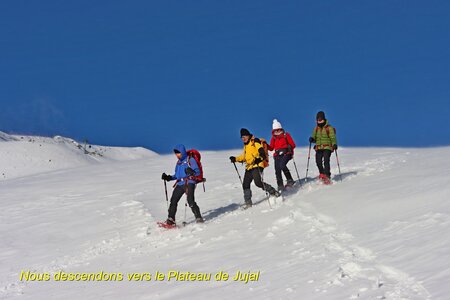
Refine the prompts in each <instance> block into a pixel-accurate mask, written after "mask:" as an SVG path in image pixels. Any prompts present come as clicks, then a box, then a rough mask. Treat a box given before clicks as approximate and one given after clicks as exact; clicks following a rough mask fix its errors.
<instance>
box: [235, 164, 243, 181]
mask: <svg viewBox="0 0 450 300" xmlns="http://www.w3.org/2000/svg"><path fill="white" fill-rule="evenodd" d="M233 165H234V168H235V169H236V173H237V174H238V176H239V180H240V181H241V185H243V183H242V178H241V174H239V171H238V169H237V167H236V163H235V162H233Z"/></svg>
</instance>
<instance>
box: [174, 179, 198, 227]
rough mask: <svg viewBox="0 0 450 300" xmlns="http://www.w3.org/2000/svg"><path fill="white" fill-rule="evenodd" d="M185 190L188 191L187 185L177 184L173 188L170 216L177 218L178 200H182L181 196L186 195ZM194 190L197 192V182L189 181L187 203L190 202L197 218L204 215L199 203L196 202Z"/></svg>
mask: <svg viewBox="0 0 450 300" xmlns="http://www.w3.org/2000/svg"><path fill="white" fill-rule="evenodd" d="M185 192H186V186H185V185H177V186H176V187H175V189H174V190H173V192H172V197H171V198H170V206H169V218H172V219H173V220H175V215H176V213H177V206H178V201H180V199H181V197H182V196H183V195H184V193H185ZM194 192H195V184H193V183H189V184H188V185H187V203H188V204H189V207H190V208H191V210H192V212H193V213H194V215H195V218H201V217H202V215H201V214H200V208H199V207H198V205H197V203H195V199H194Z"/></svg>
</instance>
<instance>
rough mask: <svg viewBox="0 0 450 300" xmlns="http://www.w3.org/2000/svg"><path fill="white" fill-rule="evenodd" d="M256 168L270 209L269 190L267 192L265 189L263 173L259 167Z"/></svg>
mask: <svg viewBox="0 0 450 300" xmlns="http://www.w3.org/2000/svg"><path fill="white" fill-rule="evenodd" d="M256 168H257V169H258V172H259V177H261V182H262V186H263V190H264V192H265V193H266V196H267V202H268V203H269V207H270V209H272V205H271V204H270V200H269V198H270V195H269V192H267V190H266V184H265V182H264V177H263V174H262V172H261V170H260V169H259V167H256Z"/></svg>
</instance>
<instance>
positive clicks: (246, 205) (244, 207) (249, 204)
mask: <svg viewBox="0 0 450 300" xmlns="http://www.w3.org/2000/svg"><path fill="white" fill-rule="evenodd" d="M252 206H253V204H252V203H251V202H245V203H244V205H242V209H247V208H250V207H252Z"/></svg>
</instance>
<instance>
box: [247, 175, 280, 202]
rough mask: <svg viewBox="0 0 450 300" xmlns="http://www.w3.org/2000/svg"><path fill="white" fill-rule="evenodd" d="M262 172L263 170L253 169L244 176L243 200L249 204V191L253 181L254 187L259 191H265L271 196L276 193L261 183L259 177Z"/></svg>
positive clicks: (250, 196)
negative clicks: (259, 189)
mask: <svg viewBox="0 0 450 300" xmlns="http://www.w3.org/2000/svg"><path fill="white" fill-rule="evenodd" d="M263 172H264V168H261V167H259V168H253V169H250V170H246V171H245V174H244V181H243V183H242V188H243V189H244V200H245V202H247V203H249V202H251V199H252V192H251V190H250V184H251V183H252V181H253V180H254V181H255V185H256V186H257V187H259V188H261V189H264V190H266V191H267V192H268V193H269V194H271V195H273V194H275V193H276V190H275V189H274V188H273V186H271V185H270V184H267V183H265V182H263V181H262V178H261V175H262V174H263Z"/></svg>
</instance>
